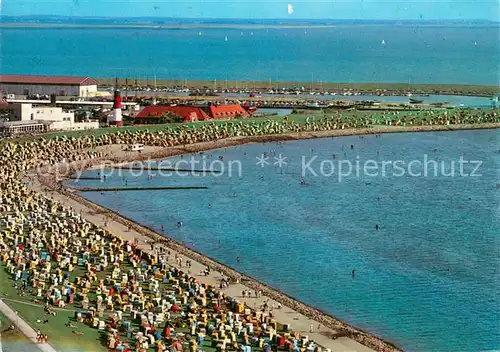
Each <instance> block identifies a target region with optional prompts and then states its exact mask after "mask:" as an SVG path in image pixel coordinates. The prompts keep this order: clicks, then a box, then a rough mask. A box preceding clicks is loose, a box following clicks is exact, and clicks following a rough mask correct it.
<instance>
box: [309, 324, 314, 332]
mask: <svg viewBox="0 0 500 352" xmlns="http://www.w3.org/2000/svg"><path fill="white" fill-rule="evenodd" d="M309 332H311V333H312V332H314V325H313V324H311V325H309Z"/></svg>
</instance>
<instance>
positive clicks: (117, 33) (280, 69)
mask: <svg viewBox="0 0 500 352" xmlns="http://www.w3.org/2000/svg"><path fill="white" fill-rule="evenodd" d="M0 31H1V32H0V34H1V37H0V38H1V39H0V40H1V48H2V49H1V61H0V63H1V64H0V68H1V70H0V71H1V72H2V73H16V74H48V75H54V74H61V75H89V76H93V77H114V76H115V75H117V76H119V77H136V78H142V79H146V78H149V79H150V80H151V81H152V79H153V77H154V75H155V74H156V76H157V78H175V79H207V80H218V81H219V82H221V81H224V80H262V81H268V80H272V81H278V80H280V81H302V82H311V81H314V82H320V81H330V82H403V83H407V82H410V83H457V84H461V83H463V84H492V85H496V84H499V82H500V79H499V77H500V76H499V64H498V63H499V62H500V44H499V40H498V28H480V27H449V28H446V27H437V28H430V27H410V26H401V27H398V28H395V27H394V26H383V25H382V26H378V27H373V26H362V25H359V26H345V27H337V28H327V29H319V28H318V29H307V30H304V29H269V30H267V29H254V30H249V29H242V30H240V29H187V30H168V29H83V28H80V29H64V28H60V29H1V30H0ZM200 32H201V35H199V34H200ZM226 37H227V41H226V40H225V38H226ZM382 41H384V42H385V45H383V44H382ZM475 44H477V45H475Z"/></svg>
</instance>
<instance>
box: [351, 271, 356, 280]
mask: <svg viewBox="0 0 500 352" xmlns="http://www.w3.org/2000/svg"><path fill="white" fill-rule="evenodd" d="M351 275H352V278H353V279H354V277H355V276H356V269H352V273H351Z"/></svg>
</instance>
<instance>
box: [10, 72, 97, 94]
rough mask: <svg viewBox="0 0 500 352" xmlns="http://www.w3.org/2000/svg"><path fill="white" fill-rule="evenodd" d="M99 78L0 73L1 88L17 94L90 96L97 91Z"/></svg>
mask: <svg viewBox="0 0 500 352" xmlns="http://www.w3.org/2000/svg"><path fill="white" fill-rule="evenodd" d="M97 84H98V82H97V80H95V79H93V78H90V77H75V76H31V75H0V90H3V91H4V92H5V94H15V95H26V96H31V95H36V94H40V95H51V94H55V95H65V96H78V97H89V96H95V95H96V93H97Z"/></svg>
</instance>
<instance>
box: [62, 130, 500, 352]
mask: <svg viewBox="0 0 500 352" xmlns="http://www.w3.org/2000/svg"><path fill="white" fill-rule="evenodd" d="M498 140H499V134H498V130H484V131H461V132H441V133H408V134H391V135H382V136H380V137H376V136H365V137H363V138H360V137H359V136H352V137H341V138H330V139H316V140H303V141H294V142H284V143H266V144H250V145H245V146H238V147H233V148H227V149H219V150H215V151H211V152H206V153H205V154H201V155H197V156H196V158H197V160H200V161H201V160H206V163H207V165H206V166H207V167H208V166H210V162H211V161H213V160H218V157H219V156H223V158H224V160H223V162H224V164H225V165H226V166H225V168H226V172H225V174H224V175H221V176H218V177H214V175H212V174H208V175H206V176H193V175H190V176H185V177H181V176H159V175H155V176H154V177H153V179H152V180H148V177H147V176H146V175H140V176H134V175H132V174H130V173H125V174H124V175H122V176H120V175H117V174H115V175H112V176H110V177H108V180H107V181H106V183H101V182H100V181H92V180H85V181H79V182H78V183H74V182H73V181H72V182H71V183H70V184H71V185H72V186H100V187H104V186H118V185H123V183H124V178H123V177H125V180H126V181H127V184H128V186H138V185H139V186H154V185H155V186H160V185H161V186H167V185H168V186H172V185H184V186H187V185H206V186H208V187H209V189H207V190H192V191H155V192H148V191H144V192H142V191H139V192H106V193H103V194H101V193H99V192H96V193H93V192H88V193H85V194H84V196H85V197H87V198H88V199H90V200H92V201H94V202H97V203H99V204H102V205H104V206H105V207H108V208H110V209H113V210H116V211H119V212H120V213H121V214H123V215H125V216H127V217H129V218H132V219H134V220H136V221H138V222H140V223H142V224H144V225H147V226H150V227H152V228H154V229H156V230H157V231H158V232H160V228H161V226H162V225H164V226H165V229H166V232H167V233H168V234H169V235H170V236H172V237H173V238H175V239H176V240H179V241H184V242H185V243H186V244H187V245H188V246H191V247H193V248H194V249H196V250H198V251H200V252H203V253H205V254H207V255H209V256H211V257H213V258H216V259H217V260H219V261H221V262H223V263H225V264H227V265H229V266H231V267H234V268H236V269H237V270H239V271H242V272H245V273H247V274H249V275H251V276H253V277H256V278H257V279H259V280H262V281H264V282H266V283H268V284H270V285H272V286H273V287H275V288H278V289H281V290H283V291H284V292H286V293H288V294H289V295H291V296H293V297H296V298H298V299H300V300H301V301H303V302H306V303H309V304H311V305H313V306H315V307H317V308H319V309H321V310H323V311H325V312H328V313H330V314H332V315H335V316H336V317H338V318H341V319H344V320H346V321H347V322H349V323H350V324H353V325H355V326H357V327H360V328H362V329H365V330H367V331H369V332H371V333H374V334H377V335H379V336H381V337H383V338H386V339H388V340H390V341H392V342H394V343H395V344H397V345H398V346H400V347H402V348H404V349H405V350H408V351H439V352H445V351H450V352H452V351H453V352H459V351H467V352H469V351H470V352H472V351H484V350H494V349H499V348H500V224H499V218H500V212H499V207H498V205H499V200H500V189H499V188H498V186H497V183H498V179H499V173H498V170H499V167H500V152H499V150H498ZM351 145H352V146H353V149H351ZM377 152H378V155H377ZM263 153H267V155H268V156H270V159H269V161H271V162H274V161H275V160H274V159H273V157H274V155H276V156H278V155H279V154H282V156H284V157H287V159H286V162H287V165H283V167H282V168H280V167H278V166H274V165H268V166H265V167H259V166H256V165H255V164H256V161H257V159H256V157H257V156H261V155H262V154H263ZM333 154H335V155H336V156H335V159H333ZM425 155H427V159H428V160H435V161H437V162H438V163H440V162H441V161H443V162H444V165H445V172H446V173H447V174H449V172H450V169H451V161H452V160H454V161H455V167H454V170H455V173H456V175H455V177H451V176H443V175H442V174H441V173H442V172H441V170H438V176H434V168H433V167H432V165H430V164H429V165H430V166H429V167H428V177H422V176H421V177H413V176H410V175H408V173H407V171H408V169H406V174H405V175H404V176H401V177H396V176H395V175H394V174H393V172H392V171H395V168H394V169H391V168H390V167H389V168H387V169H386V174H385V176H384V177H383V176H381V175H380V173H381V165H382V162H383V161H385V162H387V161H391V160H392V161H395V160H400V161H401V162H404V163H405V164H404V165H405V166H406V165H408V163H409V162H411V161H412V160H419V161H424V160H425V159H424V158H425ZM210 156H211V157H210ZM313 156H316V157H317V159H315V161H314V162H313V163H312V164H311V165H310V166H311V169H312V170H313V171H315V172H317V173H319V172H320V166H319V165H320V161H322V160H326V161H328V162H330V161H332V162H339V161H340V160H343V161H342V162H343V163H344V164H345V163H346V162H347V161H348V160H349V161H351V162H352V163H353V165H354V166H355V165H356V160H358V161H359V163H360V165H361V167H362V165H363V164H364V163H365V162H366V161H367V160H369V159H370V160H374V162H376V164H377V165H378V166H379V175H378V176H373V177H372V176H369V175H367V174H365V173H364V172H363V171H362V169H360V173H359V176H357V175H356V172H355V171H354V174H353V175H351V176H350V177H345V178H343V179H342V180H341V182H339V179H338V176H337V175H338V174H337V173H334V174H333V176H331V177H326V176H317V177H315V176H313V175H312V173H311V172H310V171H309V170H307V173H306V175H305V176H302V171H301V170H302V157H305V158H306V159H305V163H307V162H308V161H310V158H311V157H313ZM461 156H462V157H463V159H464V160H467V161H475V160H480V161H482V165H481V167H480V168H479V170H478V171H477V173H478V174H481V176H478V177H472V176H469V177H460V176H458V174H459V173H460V167H459V165H458V161H459V159H460V157H461ZM189 157H190V156H188V155H186V156H184V157H183V160H189ZM170 160H174V161H175V160H180V159H179V158H174V159H170ZM235 160H240V161H241V165H242V168H241V169H242V175H241V177H238V176H237V173H236V170H237V168H236V167H233V176H232V177H229V175H228V172H227V165H228V163H229V161H235ZM328 162H325V163H324V164H325V165H327V164H328ZM439 165H440V164H438V167H439V168H440V167H441V166H439ZM180 166H182V167H184V168H185V167H186V165H179V167H180ZM201 167H203V165H197V168H201ZM213 169H217V170H221V165H215V166H213ZM473 169H474V167H473V166H472V165H471V164H465V165H464V167H463V172H462V174H467V175H470V173H471V172H472V171H473ZM391 170H392V171H391ZM324 171H325V173H327V174H328V173H330V171H331V170H330V169H329V168H328V167H325V168H324ZM344 171H346V169H345V168H344ZM411 171H412V172H413V174H414V175H415V174H418V172H423V171H424V169H423V167H419V166H418V162H416V163H414V164H413V166H412V168H411ZM96 173H97V172H96V171H88V172H86V173H85V175H86V176H89V175H94V176H95V175H96ZM368 173H369V174H373V173H374V169H373V168H371V169H370V170H368ZM136 177H137V178H136ZM301 180H303V181H305V184H304V185H302V184H301ZM209 204H210V207H209ZM179 221H182V222H183V223H184V226H183V227H180V228H179V227H177V226H176V224H177V222H179ZM376 224H378V225H379V226H380V229H379V231H377V230H376V229H375V225H376ZM219 241H220V244H221V245H220V248H219V247H218V245H217V243H218V242H219ZM237 255H239V256H240V257H241V262H240V263H239V264H238V263H237V261H236V256H237ZM353 268H355V269H356V277H355V278H354V279H353V278H352V277H351V271H352V269H353Z"/></svg>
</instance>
